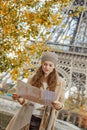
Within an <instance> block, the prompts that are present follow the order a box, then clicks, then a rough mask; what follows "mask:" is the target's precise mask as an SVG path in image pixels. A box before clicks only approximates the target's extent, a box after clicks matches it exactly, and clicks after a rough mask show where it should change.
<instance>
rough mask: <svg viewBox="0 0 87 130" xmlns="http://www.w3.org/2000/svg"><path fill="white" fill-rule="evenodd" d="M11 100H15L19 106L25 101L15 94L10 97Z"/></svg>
mask: <svg viewBox="0 0 87 130" xmlns="http://www.w3.org/2000/svg"><path fill="white" fill-rule="evenodd" d="M12 98H13V100H17V101H18V102H19V103H20V104H21V105H24V103H25V99H24V98H21V97H20V96H19V95H17V94H13V95H12Z"/></svg>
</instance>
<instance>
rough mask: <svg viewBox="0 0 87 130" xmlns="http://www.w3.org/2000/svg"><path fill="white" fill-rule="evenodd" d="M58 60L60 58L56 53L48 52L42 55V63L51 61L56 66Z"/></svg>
mask: <svg viewBox="0 0 87 130" xmlns="http://www.w3.org/2000/svg"><path fill="white" fill-rule="evenodd" d="M57 60H58V56H57V54H56V53H55V52H48V51H47V52H45V53H44V54H43V55H42V59H41V62H42V63H43V62H44V61H51V62H53V63H54V64H55V65H56V64H57Z"/></svg>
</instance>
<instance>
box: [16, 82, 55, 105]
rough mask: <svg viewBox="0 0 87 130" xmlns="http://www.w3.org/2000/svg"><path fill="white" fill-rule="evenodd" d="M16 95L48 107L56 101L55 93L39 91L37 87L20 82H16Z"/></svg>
mask: <svg viewBox="0 0 87 130" xmlns="http://www.w3.org/2000/svg"><path fill="white" fill-rule="evenodd" d="M16 91H17V94H18V95H20V96H21V97H23V98H25V99H28V100H31V101H33V102H37V103H40V104H44V105H48V106H50V105H51V103H52V102H53V101H55V100H56V93H55V92H52V91H49V90H40V89H39V88H37V87H34V86H31V85H30V84H28V83H25V82H23V81H21V80H18V82H17V89H16Z"/></svg>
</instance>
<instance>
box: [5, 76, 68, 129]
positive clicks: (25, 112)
mask: <svg viewBox="0 0 87 130" xmlns="http://www.w3.org/2000/svg"><path fill="white" fill-rule="evenodd" d="M60 81H61V85H60V86H58V87H57V89H56V93H57V100H59V101H60V102H62V103H64V91H65V85H66V84H65V81H64V80H63V79H62V78H60ZM33 109H34V106H33V105H32V104H30V103H27V104H26V105H24V106H22V107H21V109H20V110H19V111H18V112H17V113H16V114H15V115H14V116H13V118H12V119H11V121H10V122H9V124H8V126H7V128H6V130H29V125H28V124H30V120H31V116H32V111H33ZM57 114H58V111H56V110H55V109H53V108H50V107H45V110H44V114H43V117H42V121H41V125H40V128H39V130H54V127H55V119H56V118H57ZM27 125H28V127H24V126H27Z"/></svg>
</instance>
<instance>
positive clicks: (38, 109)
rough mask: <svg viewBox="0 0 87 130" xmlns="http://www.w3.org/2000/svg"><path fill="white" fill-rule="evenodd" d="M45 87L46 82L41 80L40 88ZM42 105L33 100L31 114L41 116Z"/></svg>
mask: <svg viewBox="0 0 87 130" xmlns="http://www.w3.org/2000/svg"><path fill="white" fill-rule="evenodd" d="M47 87H48V85H47V82H43V88H41V89H44V90H46V89H47ZM43 107H44V105H42V104H39V103H35V102H34V110H33V115H35V116H36V117H42V114H43V111H42V109H41V108H43Z"/></svg>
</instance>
